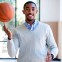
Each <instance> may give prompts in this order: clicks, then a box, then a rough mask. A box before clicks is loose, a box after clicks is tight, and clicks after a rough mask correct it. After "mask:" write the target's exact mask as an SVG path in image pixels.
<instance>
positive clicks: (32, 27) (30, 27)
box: [24, 20, 39, 31]
mask: <svg viewBox="0 0 62 62" xmlns="http://www.w3.org/2000/svg"><path fill="white" fill-rule="evenodd" d="M38 24H39V21H37V20H35V22H34V23H33V24H32V25H30V24H28V23H27V22H25V23H24V25H25V26H26V27H27V28H28V29H29V30H32V31H33V30H34V29H35V28H36V27H37V26H38Z"/></svg>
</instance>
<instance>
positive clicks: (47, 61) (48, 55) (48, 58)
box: [46, 52, 52, 62]
mask: <svg viewBox="0 0 62 62" xmlns="http://www.w3.org/2000/svg"><path fill="white" fill-rule="evenodd" d="M51 60H52V55H51V53H50V52H47V57H46V62H50V61H51Z"/></svg>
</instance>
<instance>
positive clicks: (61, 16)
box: [60, 0, 62, 21]
mask: <svg viewBox="0 0 62 62" xmlns="http://www.w3.org/2000/svg"><path fill="white" fill-rule="evenodd" d="M60 21H62V0H60Z"/></svg>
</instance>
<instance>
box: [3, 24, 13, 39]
mask: <svg viewBox="0 0 62 62" xmlns="http://www.w3.org/2000/svg"><path fill="white" fill-rule="evenodd" d="M3 29H4V31H5V33H6V34H7V35H8V38H9V39H11V38H12V33H11V31H10V30H9V29H8V28H7V27H6V25H5V24H4V26H3Z"/></svg>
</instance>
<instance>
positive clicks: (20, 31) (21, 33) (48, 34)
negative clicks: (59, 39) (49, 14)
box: [7, 22, 58, 62]
mask: <svg viewBox="0 0 62 62" xmlns="http://www.w3.org/2000/svg"><path fill="white" fill-rule="evenodd" d="M7 48H8V53H9V55H10V56H11V57H14V56H16V53H17V50H18V48H20V50H19V56H18V59H17V62H43V60H44V59H45V57H46V55H47V50H48V49H47V48H50V50H51V54H53V55H54V58H55V57H56V56H57V54H58V48H57V45H56V43H55V40H54V37H53V33H52V30H51V28H50V26H49V25H47V24H45V23H41V22H39V25H38V26H37V27H36V29H35V30H34V31H31V30H29V29H27V28H26V26H25V25H24V24H22V25H21V26H19V27H17V28H16V29H15V30H14V32H13V39H11V40H8V43H7Z"/></svg>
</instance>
